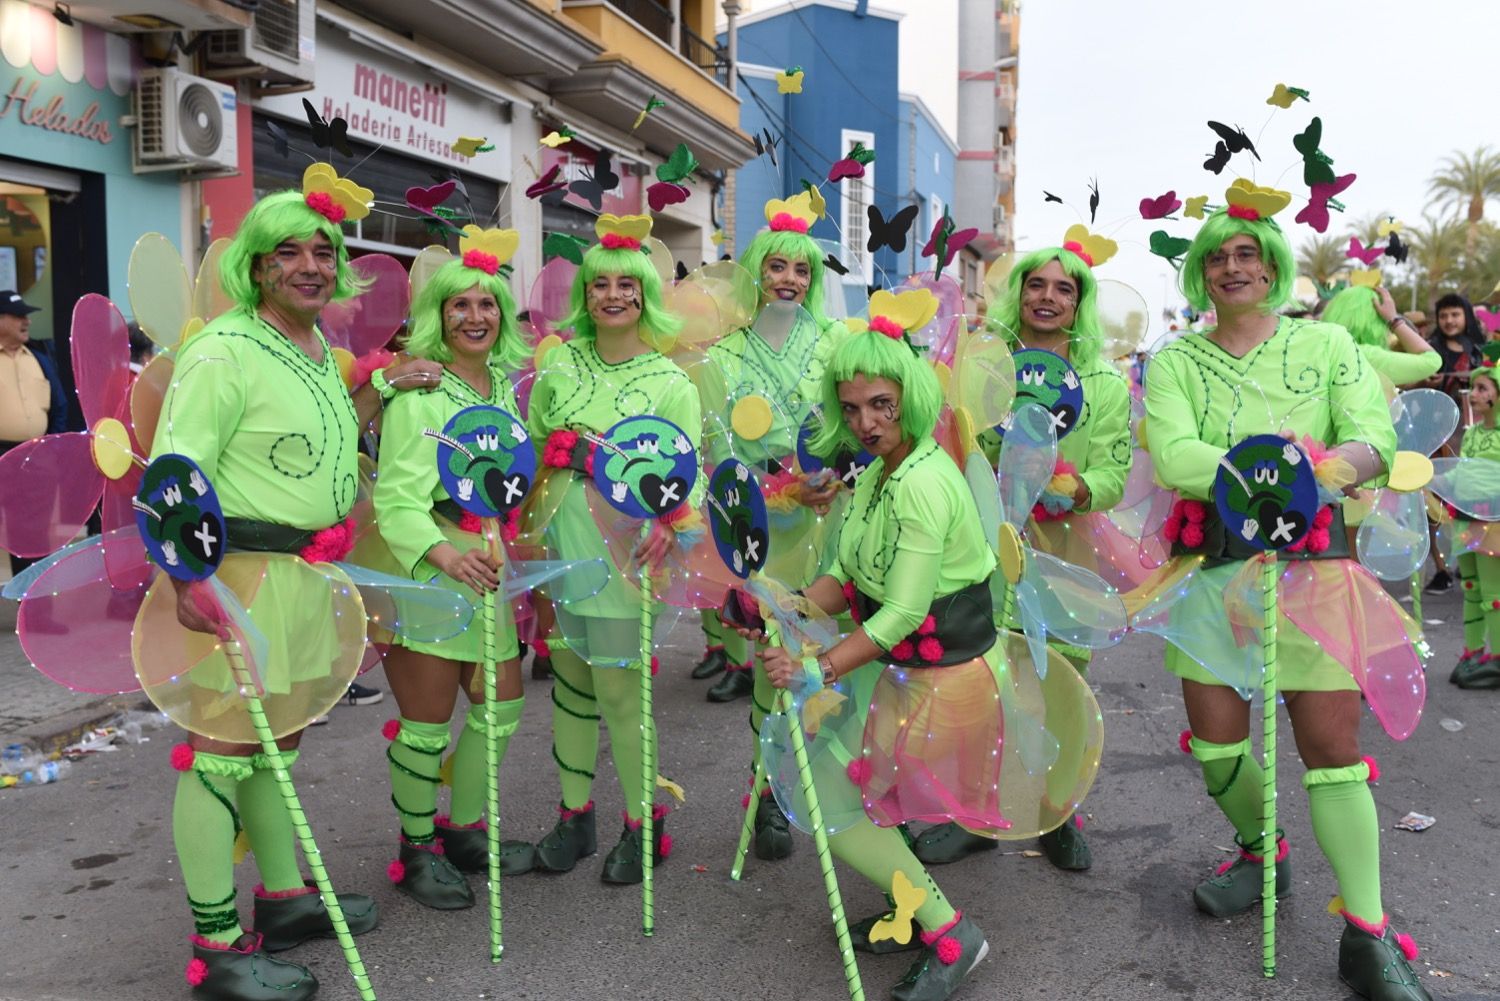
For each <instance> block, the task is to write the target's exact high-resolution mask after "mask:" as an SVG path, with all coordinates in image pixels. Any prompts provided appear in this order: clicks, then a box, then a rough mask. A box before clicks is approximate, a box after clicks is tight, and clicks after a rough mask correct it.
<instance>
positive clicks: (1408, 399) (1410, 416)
mask: <svg viewBox="0 0 1500 1001" xmlns="http://www.w3.org/2000/svg"><path fill="white" fill-rule="evenodd" d="M1458 419H1459V414H1458V404H1456V403H1454V402H1453V398H1452V397H1450V396H1449V395H1448V394H1447V393H1444V392H1442V391H1440V390H1436V389H1408V390H1405V391H1404V392H1402V393H1401V394H1400V395H1399V396H1397V397H1396V399H1395V400H1393V401H1391V422H1392V423H1393V424H1394V425H1395V426H1396V447H1397V448H1398V449H1401V450H1402V451H1404V452H1420V453H1421V454H1422V455H1431V454H1432V453H1433V452H1436V451H1437V450H1438V448H1439V447H1440V446H1441V445H1442V444H1443V442H1445V441H1447V440H1448V439H1449V438H1451V437H1452V436H1453V432H1454V431H1456V430H1457V429H1458Z"/></svg>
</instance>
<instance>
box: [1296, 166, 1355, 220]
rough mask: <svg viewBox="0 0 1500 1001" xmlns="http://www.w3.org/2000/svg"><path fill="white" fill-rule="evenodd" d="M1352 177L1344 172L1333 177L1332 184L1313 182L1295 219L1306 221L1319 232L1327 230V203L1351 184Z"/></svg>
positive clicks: (1352, 181)
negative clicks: (1305, 201) (1305, 200)
mask: <svg viewBox="0 0 1500 1001" xmlns="http://www.w3.org/2000/svg"><path fill="white" fill-rule="evenodd" d="M1354 177H1355V175H1353V174H1344V175H1342V176H1340V177H1335V178H1334V179H1333V183H1332V184H1314V185H1313V186H1312V194H1310V195H1309V196H1308V199H1307V204H1306V205H1304V206H1303V207H1302V211H1301V212H1298V213H1297V216H1296V221H1297V222H1305V223H1307V224H1308V225H1309V226H1311V227H1312V228H1313V229H1315V230H1317V231H1318V232H1319V233H1326V232H1327V231H1328V203H1329V201H1330V200H1332V199H1334V198H1337V197H1338V196H1339V195H1340V194H1341V193H1342V192H1343V191H1344V190H1345V189H1347V188H1348V187H1349V185H1351V184H1353V183H1354Z"/></svg>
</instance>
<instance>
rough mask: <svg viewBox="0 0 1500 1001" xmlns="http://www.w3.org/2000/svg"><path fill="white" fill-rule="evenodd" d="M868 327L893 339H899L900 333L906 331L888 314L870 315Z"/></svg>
mask: <svg viewBox="0 0 1500 1001" xmlns="http://www.w3.org/2000/svg"><path fill="white" fill-rule="evenodd" d="M870 329H871V330H873V331H875V332H876V333H877V334H884V335H885V336H887V337H889V338H890V339H891V340H893V341H899V340H900V339H901V335H902V334H904V333H906V331H905V330H903V329H902V328H901V324H899V323H897V322H896V321H895V320H893V319H891V318H890V317H889V316H872V317H870Z"/></svg>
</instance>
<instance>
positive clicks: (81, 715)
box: [0, 692, 155, 754]
mask: <svg viewBox="0 0 1500 1001" xmlns="http://www.w3.org/2000/svg"><path fill="white" fill-rule="evenodd" d="M154 708H155V707H154V706H153V705H152V704H151V702H150V700H148V699H147V698H146V697H145V696H143V695H142V694H141V693H140V692H131V693H129V694H127V695H110V696H106V697H105V698H102V699H99V700H97V701H95V702H90V703H89V704H88V705H85V706H79V707H78V708H77V709H70V710H68V711H67V712H64V713H58V714H57V715H56V716H49V717H47V718H46V719H40V720H37V721H36V722H35V723H30V724H28V725H26V726H23V727H21V728H20V729H19V730H15V731H12V732H11V733H7V734H3V735H0V741H3V742H5V743H11V742H17V743H20V742H26V743H29V744H31V745H32V746H34V747H35V748H36V749H37V750H39V751H41V752H42V753H43V754H52V753H55V752H57V751H61V750H62V749H63V748H64V747H67V746H68V745H69V744H72V743H74V742H75V741H77V740H78V739H79V738H80V737H82V736H83V735H84V734H86V733H88V732H89V731H90V730H92V729H93V728H94V727H96V726H98V725H99V724H100V723H103V722H104V721H105V720H107V719H109V718H110V717H111V716H115V715H117V714H119V713H122V712H127V711H129V710H131V709H145V710H151V709H154Z"/></svg>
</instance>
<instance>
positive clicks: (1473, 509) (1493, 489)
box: [0, 456, 1500, 521]
mask: <svg viewBox="0 0 1500 1001" xmlns="http://www.w3.org/2000/svg"><path fill="white" fill-rule="evenodd" d="M0 461H3V460H0ZM1427 488H1428V489H1429V490H1431V491H1432V492H1433V493H1435V494H1437V495H1438V496H1439V497H1441V498H1442V499H1443V500H1445V501H1447V502H1448V503H1449V504H1452V505H1453V506H1454V507H1455V508H1457V509H1458V510H1459V512H1460V513H1461V514H1463V515H1464V517H1466V518H1473V519H1475V520H1477V521H1500V462H1496V461H1495V460H1493V459H1483V458H1478V457H1474V456H1465V457H1463V458H1456V459H1455V458H1443V459H1433V460H1432V481H1431V482H1430V483H1428V485H1427Z"/></svg>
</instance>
